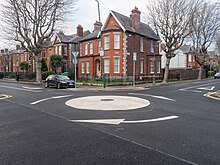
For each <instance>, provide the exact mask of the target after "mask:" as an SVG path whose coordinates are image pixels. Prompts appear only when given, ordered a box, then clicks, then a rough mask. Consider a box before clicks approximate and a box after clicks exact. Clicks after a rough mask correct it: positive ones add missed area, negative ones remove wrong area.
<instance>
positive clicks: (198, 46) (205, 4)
mask: <svg viewBox="0 0 220 165" xmlns="http://www.w3.org/2000/svg"><path fill="white" fill-rule="evenodd" d="M191 28H192V31H193V32H192V33H191V34H190V38H191V40H192V43H193V46H192V50H193V54H194V57H195V60H196V62H197V63H198V64H199V65H200V69H199V74H198V79H201V78H202V69H203V68H204V65H205V64H206V57H207V52H208V48H209V47H210V46H211V44H212V43H213V41H214V39H215V36H216V32H217V31H218V30H219V29H220V13H219V4H218V3H214V2H209V1H202V2H201V3H200V4H199V8H198V10H197V12H196V13H195V15H194V17H193V19H192V23H191Z"/></svg>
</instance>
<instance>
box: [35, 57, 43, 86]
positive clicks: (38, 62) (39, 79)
mask: <svg viewBox="0 0 220 165" xmlns="http://www.w3.org/2000/svg"><path fill="white" fill-rule="evenodd" d="M39 56H40V55H38V56H36V65H37V66H36V83H37V84H43V81H42V75H41V68H42V64H41V57H39Z"/></svg>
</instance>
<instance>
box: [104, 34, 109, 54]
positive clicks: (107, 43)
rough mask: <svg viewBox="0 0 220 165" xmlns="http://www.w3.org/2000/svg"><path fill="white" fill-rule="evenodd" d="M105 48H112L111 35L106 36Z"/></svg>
mask: <svg viewBox="0 0 220 165" xmlns="http://www.w3.org/2000/svg"><path fill="white" fill-rule="evenodd" d="M104 48H105V50H107V49H109V48H110V37H109V35H105V36H104Z"/></svg>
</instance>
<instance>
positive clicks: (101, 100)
mask: <svg viewBox="0 0 220 165" xmlns="http://www.w3.org/2000/svg"><path fill="white" fill-rule="evenodd" d="M101 101H114V99H101Z"/></svg>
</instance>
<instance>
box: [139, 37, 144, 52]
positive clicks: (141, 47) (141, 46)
mask: <svg viewBox="0 0 220 165" xmlns="http://www.w3.org/2000/svg"><path fill="white" fill-rule="evenodd" d="M140 51H141V52H143V51H144V38H143V37H141V38H140Z"/></svg>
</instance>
